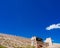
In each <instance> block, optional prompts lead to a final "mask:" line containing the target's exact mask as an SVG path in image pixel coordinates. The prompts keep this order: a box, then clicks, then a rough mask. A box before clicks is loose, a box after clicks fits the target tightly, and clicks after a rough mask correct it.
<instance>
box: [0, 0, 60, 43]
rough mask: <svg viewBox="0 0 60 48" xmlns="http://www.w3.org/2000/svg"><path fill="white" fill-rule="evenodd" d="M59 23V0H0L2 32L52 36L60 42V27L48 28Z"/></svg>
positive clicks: (0, 29) (30, 35)
mask: <svg viewBox="0 0 60 48" xmlns="http://www.w3.org/2000/svg"><path fill="white" fill-rule="evenodd" d="M58 23H60V1H59V0H0V33H7V34H13V35H17V36H23V37H27V38H30V37H32V36H37V37H41V38H43V39H45V38H47V37H51V38H52V39H53V40H54V42H58V43H60V29H52V30H46V27H48V26H50V25H52V24H58Z"/></svg>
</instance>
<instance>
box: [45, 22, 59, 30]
mask: <svg viewBox="0 0 60 48" xmlns="http://www.w3.org/2000/svg"><path fill="white" fill-rule="evenodd" d="M58 28H59V29H60V23H58V24H52V25H50V26H48V27H46V30H51V29H58Z"/></svg>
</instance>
